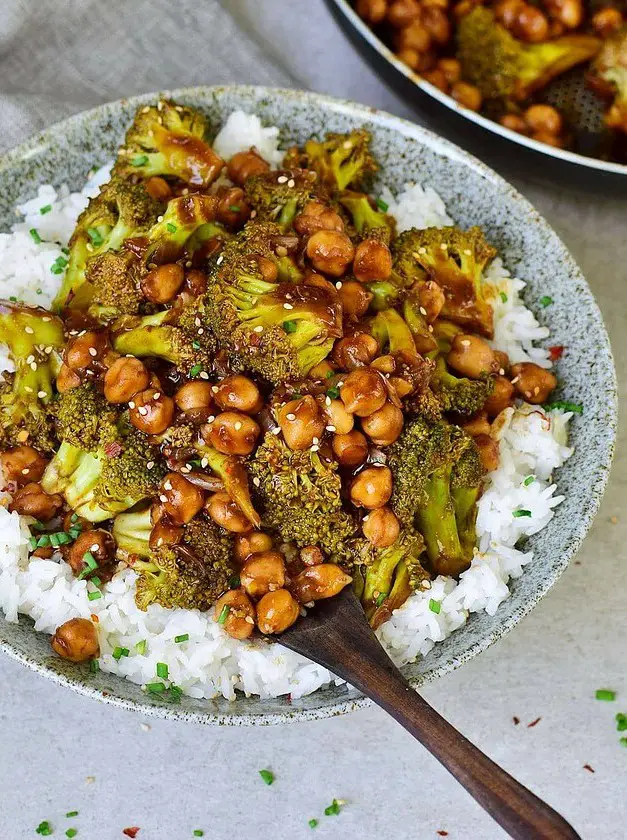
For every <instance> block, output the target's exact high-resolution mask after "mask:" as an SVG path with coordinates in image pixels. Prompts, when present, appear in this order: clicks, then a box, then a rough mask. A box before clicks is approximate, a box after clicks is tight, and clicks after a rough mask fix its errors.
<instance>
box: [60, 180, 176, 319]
mask: <svg viewBox="0 0 627 840" xmlns="http://www.w3.org/2000/svg"><path fill="white" fill-rule="evenodd" d="M162 210H163V205H162V204H161V203H160V202H158V201H155V199H153V198H151V196H150V195H149V194H148V193H147V192H146V188H145V187H144V185H143V183H133V182H131V181H128V180H123V179H122V178H116V177H114V178H112V179H111V180H110V181H109V183H107V184H105V185H104V186H103V187H102V189H101V191H100V194H99V195H97V196H96V197H95V198H92V199H91V201H90V202H89V204H88V205H87V208H86V209H85V210H83V212H82V213H81V215H80V216H79V217H78V221H77V223H76V228H75V229H74V233H73V234H72V238H71V239H70V242H69V249H70V253H69V256H68V265H67V269H66V272H65V277H64V278H63V283H62V285H61V288H60V290H59V292H58V293H57V296H56V297H55V300H54V304H53V308H54V310H55V311H57V312H58V311H61V310H63V309H65V308H66V307H71V308H72V309H85V308H87V306H88V305H89V304H90V303H91V302H92V298H93V288H92V287H91V285H90V284H88V283H87V282H86V267H87V262H88V260H89V259H90V258H92V257H95V256H97V255H98V254H102V253H104V252H105V251H117V250H119V249H120V248H121V247H122V244H123V242H124V240H126V239H128V238H130V237H136V236H141V235H142V234H145V233H146V232H147V231H148V230H149V228H150V227H151V226H152V225H153V224H154V223H155V222H156V220H157V217H158V216H159V215H160V214H161V212H162Z"/></svg>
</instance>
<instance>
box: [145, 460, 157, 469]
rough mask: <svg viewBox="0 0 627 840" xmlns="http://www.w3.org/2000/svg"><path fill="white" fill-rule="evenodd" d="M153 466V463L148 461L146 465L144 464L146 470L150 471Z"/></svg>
mask: <svg viewBox="0 0 627 840" xmlns="http://www.w3.org/2000/svg"><path fill="white" fill-rule="evenodd" d="M154 465H155V462H154V461H148V463H147V464H146V467H147V469H149V470H151V469H152V468H153V467H154Z"/></svg>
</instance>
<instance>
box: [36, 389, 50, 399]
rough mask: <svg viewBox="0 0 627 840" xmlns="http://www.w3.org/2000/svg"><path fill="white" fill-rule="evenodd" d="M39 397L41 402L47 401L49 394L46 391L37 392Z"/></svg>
mask: <svg viewBox="0 0 627 840" xmlns="http://www.w3.org/2000/svg"><path fill="white" fill-rule="evenodd" d="M37 396H38V397H39V399H40V400H45V399H46V397H47V396H48V394H47V393H46V392H45V391H37Z"/></svg>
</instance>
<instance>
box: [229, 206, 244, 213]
mask: <svg viewBox="0 0 627 840" xmlns="http://www.w3.org/2000/svg"><path fill="white" fill-rule="evenodd" d="M241 209H242V208H241V207H240V206H239V204H231V206H230V207H229V210H230V211H231V213H239V211H240V210H241Z"/></svg>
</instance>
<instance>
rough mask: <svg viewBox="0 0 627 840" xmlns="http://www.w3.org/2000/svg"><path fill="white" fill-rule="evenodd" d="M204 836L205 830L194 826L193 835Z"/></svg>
mask: <svg viewBox="0 0 627 840" xmlns="http://www.w3.org/2000/svg"><path fill="white" fill-rule="evenodd" d="M204 836H205V832H204V831H203V830H202V828H195V829H194V837H204Z"/></svg>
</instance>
